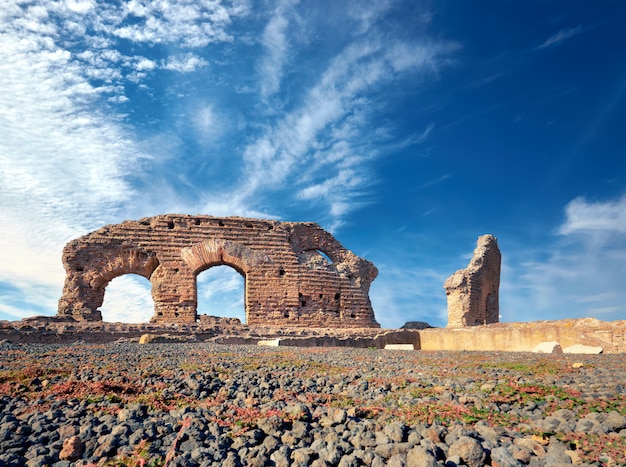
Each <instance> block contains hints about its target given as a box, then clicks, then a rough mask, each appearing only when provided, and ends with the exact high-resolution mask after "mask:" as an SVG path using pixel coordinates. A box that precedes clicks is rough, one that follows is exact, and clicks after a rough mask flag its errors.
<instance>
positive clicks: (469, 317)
mask: <svg viewBox="0 0 626 467" xmlns="http://www.w3.org/2000/svg"><path fill="white" fill-rule="evenodd" d="M501 260H502V256H501V254H500V248H498V241H497V239H496V238H495V237H494V236H493V235H483V236H482V237H479V238H478V243H477V246H476V249H475V250H474V255H473V257H472V260H471V261H470V263H469V265H468V267H467V268H466V269H461V270H460V271H457V272H455V273H454V274H452V275H451V276H450V277H448V279H447V280H446V282H445V283H444V285H443V287H444V289H446V295H447V296H448V327H460V326H476V325H481V324H490V323H497V322H498V321H499V319H500V305H499V298H498V293H499V289H500V263H501Z"/></svg>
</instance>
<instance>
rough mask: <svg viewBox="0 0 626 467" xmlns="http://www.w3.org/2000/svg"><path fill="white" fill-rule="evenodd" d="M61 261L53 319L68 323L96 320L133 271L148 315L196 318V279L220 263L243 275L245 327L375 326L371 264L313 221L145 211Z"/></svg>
mask: <svg viewBox="0 0 626 467" xmlns="http://www.w3.org/2000/svg"><path fill="white" fill-rule="evenodd" d="M327 258H329V259H330V261H328V259H327ZM63 265H64V267H65V270H66V278H65V286H64V288H63V295H62V296H61V298H60V300H59V309H58V315H59V316H68V317H73V318H74V319H77V320H90V321H98V320H102V315H101V313H100V311H99V307H100V306H102V303H103V300H104V292H105V288H106V286H107V284H108V283H109V282H110V281H111V280H112V279H113V278H115V277H117V276H120V275H123V274H131V273H132V274H139V275H141V276H144V277H146V278H147V279H149V280H150V282H151V283H152V298H153V300H154V308H155V314H154V316H153V318H152V320H151V321H153V322H157V323H158V322H162V323H172V322H181V323H191V322H195V321H196V319H197V311H196V308H197V285H196V276H197V275H198V274H199V273H201V272H202V271H204V270H206V269H208V268H210V267H212V266H218V265H228V266H231V267H232V268H234V269H236V270H237V271H238V272H239V273H240V274H241V275H242V276H244V278H245V281H244V282H245V292H244V293H245V297H244V302H245V310H246V321H247V323H248V324H250V325H288V326H303V327H379V325H378V323H377V322H376V320H375V318H374V312H373V310H372V306H371V302H370V300H369V287H370V283H371V282H372V281H373V280H374V279H375V278H376V275H377V274H378V271H377V269H376V267H375V266H374V265H373V264H372V263H370V262H369V261H367V260H365V259H363V258H359V257H358V256H356V255H355V254H354V253H352V252H351V251H349V250H347V249H345V248H344V247H343V246H342V245H341V244H340V243H339V242H338V241H337V240H335V238H334V237H333V236H332V235H331V234H329V233H328V232H326V231H324V230H323V229H322V228H321V227H319V226H318V225H317V224H314V223H300V222H278V221H267V220H258V219H247V218H241V217H225V218H217V217H211V216H190V215H175V214H169V215H161V216H155V217H148V218H144V219H140V220H138V221H125V222H123V223H121V224H116V225H108V226H105V227H103V228H101V229H99V230H97V231H95V232H92V233H90V234H88V235H85V236H84V237H81V238H78V239H76V240H73V241H71V242H69V243H68V244H67V245H66V246H65V248H64V250H63Z"/></svg>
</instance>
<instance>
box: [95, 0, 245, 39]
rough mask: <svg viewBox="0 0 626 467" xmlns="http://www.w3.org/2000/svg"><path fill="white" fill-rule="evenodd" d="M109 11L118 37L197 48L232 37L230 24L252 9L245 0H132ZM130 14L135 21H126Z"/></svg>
mask: <svg viewBox="0 0 626 467" xmlns="http://www.w3.org/2000/svg"><path fill="white" fill-rule="evenodd" d="M106 13H108V15H107V19H108V20H109V21H108V23H109V24H111V25H112V26H113V31H112V32H113V35H115V36H117V37H120V38H123V39H127V40H130V41H132V42H137V43H149V44H161V43H164V44H172V43H175V44H177V45H180V46H183V47H192V48H197V47H204V46H206V45H207V44H210V43H212V42H224V41H232V40H233V37H232V35H231V34H229V33H228V32H227V27H228V26H229V25H230V24H231V23H232V21H233V18H234V17H239V16H243V15H246V14H247V13H248V5H247V2H245V1H241V2H239V1H232V2H216V1H212V0H198V1H195V2H176V1H169V0H161V1H158V2H154V1H150V0H131V1H129V2H126V3H125V4H124V6H123V8H122V9H118V8H116V6H115V5H112V6H111V7H110V8H108V9H107V10H106ZM129 17H132V19H133V21H132V23H130V24H125V23H126V21H125V20H126V19H128V18H129Z"/></svg>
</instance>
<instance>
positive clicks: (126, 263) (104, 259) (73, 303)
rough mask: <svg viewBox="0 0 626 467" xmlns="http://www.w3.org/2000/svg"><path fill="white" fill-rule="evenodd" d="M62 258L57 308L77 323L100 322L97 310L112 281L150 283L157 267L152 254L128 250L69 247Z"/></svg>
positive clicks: (135, 249) (156, 260)
mask: <svg viewBox="0 0 626 467" xmlns="http://www.w3.org/2000/svg"><path fill="white" fill-rule="evenodd" d="M64 256H65V261H64V263H65V270H66V278H65V285H64V288H63V296H62V297H61V299H60V300H59V307H62V306H63V307H65V309H66V310H68V311H70V313H68V314H71V315H72V316H73V317H74V318H76V319H79V320H88V321H93V320H97V321H101V320H102V314H101V313H100V311H99V308H100V307H101V306H102V303H103V301H104V293H105V289H106V286H107V285H108V284H109V282H110V281H111V280H113V279H114V278H116V277H119V276H122V275H124V274H137V275H140V276H143V277H145V278H146V279H148V280H150V278H151V276H152V273H153V272H154V271H155V270H156V269H157V267H158V265H159V260H158V259H157V257H156V255H155V254H154V253H149V252H147V251H145V250H143V249H141V248H133V247H128V246H121V247H120V246H117V245H113V246H112V247H109V248H106V249H104V248H98V249H96V250H95V251H94V250H93V249H92V248H89V247H88V246H86V245H81V244H72V243H69V244H68V245H67V246H66V251H65V255H64ZM87 258H88V260H87V261H86V259H87ZM69 297H71V299H68V298H69Z"/></svg>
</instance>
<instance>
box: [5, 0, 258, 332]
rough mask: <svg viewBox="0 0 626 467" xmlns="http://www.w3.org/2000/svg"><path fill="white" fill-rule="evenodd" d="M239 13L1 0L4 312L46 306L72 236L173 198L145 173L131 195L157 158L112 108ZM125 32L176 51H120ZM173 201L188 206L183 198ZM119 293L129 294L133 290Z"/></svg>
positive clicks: (163, 5) (52, 301)
mask: <svg viewBox="0 0 626 467" xmlns="http://www.w3.org/2000/svg"><path fill="white" fill-rule="evenodd" d="M246 12H247V6H246V4H245V3H244V2H225V3H224V4H221V3H218V2H213V1H211V2H209V1H199V2H194V3H191V4H183V3H179V2H168V1H162V2H140V1H135V0H131V1H130V2H123V3H121V4H116V3H109V2H93V1H77V0H72V1H40V2H37V1H34V2H29V3H18V2H4V3H3V4H2V7H0V23H1V24H2V25H3V32H2V34H0V134H1V135H2V137H1V138H0V185H1V186H2V190H0V217H1V218H2V219H3V222H2V225H0V238H2V240H3V241H2V244H0V258H2V260H1V261H0V303H2V305H1V306H0V314H3V315H5V316H6V315H8V316H14V317H23V313H24V312H25V313H28V314H31V315H32V314H40V312H41V310H45V312H47V313H53V312H54V310H55V309H56V301H57V300H58V297H59V296H60V294H61V288H62V284H63V278H64V271H63V267H62V265H61V251H62V248H63V245H64V244H65V243H66V242H67V241H68V240H70V239H72V238H76V237H78V236H79V235H82V234H85V233H87V232H88V231H90V230H94V229H96V228H98V227H100V226H102V225H104V224H107V223H110V222H116V221H119V220H121V219H123V218H128V217H134V215H135V214H138V215H145V214H146V211H153V212H151V213H153V214H156V213H158V212H161V210H162V209H163V208H164V207H166V206H168V205H169V206H172V205H174V204H176V201H170V200H166V202H164V200H163V199H159V196H162V195H163V194H164V193H166V192H167V190H168V189H170V187H169V184H168V183H167V182H166V183H164V184H163V185H161V186H157V185H156V184H155V183H154V182H155V180H152V181H151V182H152V183H151V184H145V185H144V187H147V188H148V190H146V191H144V192H143V193H142V195H141V197H139V196H138V194H137V191H136V189H137V187H136V186H135V184H134V182H133V180H135V179H140V178H141V176H142V175H143V174H144V173H145V172H146V169H148V168H149V167H150V166H151V165H152V164H153V163H154V162H155V161H154V160H153V159H152V158H151V157H150V156H148V155H147V154H146V152H145V151H143V150H142V147H141V144H140V143H139V142H138V141H137V139H136V136H135V134H134V129H133V128H132V127H130V126H129V125H128V124H127V123H126V122H125V116H124V115H123V114H118V113H117V111H116V108H115V106H116V105H117V104H123V103H126V102H128V101H129V98H128V97H127V96H126V95H125V85H126V84H128V83H129V82H134V83H139V82H141V80H142V79H144V78H145V77H147V76H148V75H149V74H150V73H154V72H156V71H157V70H159V69H166V70H168V71H175V72H191V71H194V70H196V69H198V68H200V67H203V66H206V62H205V61H204V60H203V59H202V58H200V57H199V56H196V55H195V54H192V53H191V52H187V51H185V50H184V47H191V48H193V47H201V46H203V45H206V44H209V43H213V42H216V41H230V40H232V37H231V36H230V35H229V34H228V33H226V28H227V27H228V25H229V24H230V23H231V22H232V20H233V18H235V17H241V16H243V15H245V14H247V13H246ZM130 14H132V15H134V17H136V18H141V21H139V22H138V23H134V24H135V26H136V27H133V26H131V25H129V23H128V22H127V21H126V19H127V18H128V15H130ZM124 23H126V24H127V26H124V25H123V24H124ZM140 29H142V30H141V31H140ZM122 36H124V37H125V39H128V40H130V41H140V43H139V45H140V46H141V45H142V44H144V43H147V44H157V43H167V44H176V48H177V50H178V52H176V53H175V54H173V55H171V56H170V57H169V58H167V59H165V60H164V61H155V60H152V59H149V58H147V57H146V56H143V55H142V54H141V53H139V54H137V55H132V56H130V55H126V54H125V53H123V52H122V51H121V50H122V49H121V48H119V45H118V43H117V41H118V38H119V37H122ZM137 49H138V50H141V47H138V48H137ZM211 116H212V114H210V112H209V113H206V112H205V113H204V114H202V113H200V115H199V116H198V118H197V122H198V128H199V130H201V132H206V131H209V129H213V128H214V127H215V126H214V125H210V123H214V122H215V119H212V118H208V117H211ZM209 120H211V122H209ZM153 176H154V178H155V179H156V178H157V177H156V174H153ZM159 192H160V193H159ZM157 193H158V194H157ZM176 195H178V194H176ZM178 196H179V197H180V195H178ZM172 198H173V199H174V200H175V199H176V197H175V196H173V197H172ZM180 204H181V206H184V207H185V208H189V206H190V203H189V201H187V200H183V201H182V202H181V203H180ZM186 210H187V209H181V210H180V211H183V212H184V211H186ZM131 214H132V215H131ZM124 290H126V291H127V292H129V295H128V296H132V295H134V294H131V293H130V292H132V291H133V290H135V289H132V288H131V289H128V288H127V289H124ZM113 295H114V296H115V292H113ZM124 295H125V292H124V291H123V292H122V293H121V295H120V296H121V297H123V296H124ZM113 301H114V302H115V299H113ZM16 304H19V305H16ZM130 305H132V306H130ZM129 306H130V308H127V309H126V312H128V310H129V309H134V310H135V311H136V312H137V313H143V312H145V310H146V307H145V306H144V304H137V306H134V305H133V304H132V303H130V304H129ZM149 309H150V310H152V304H150V307H149ZM20 310H22V311H20ZM137 310H139V311H137ZM142 310H143V311H142ZM150 313H152V311H150ZM131 315H132V314H131ZM142 317H143V315H141V316H137V317H136V319H137V320H142V319H143V318H142Z"/></svg>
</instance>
